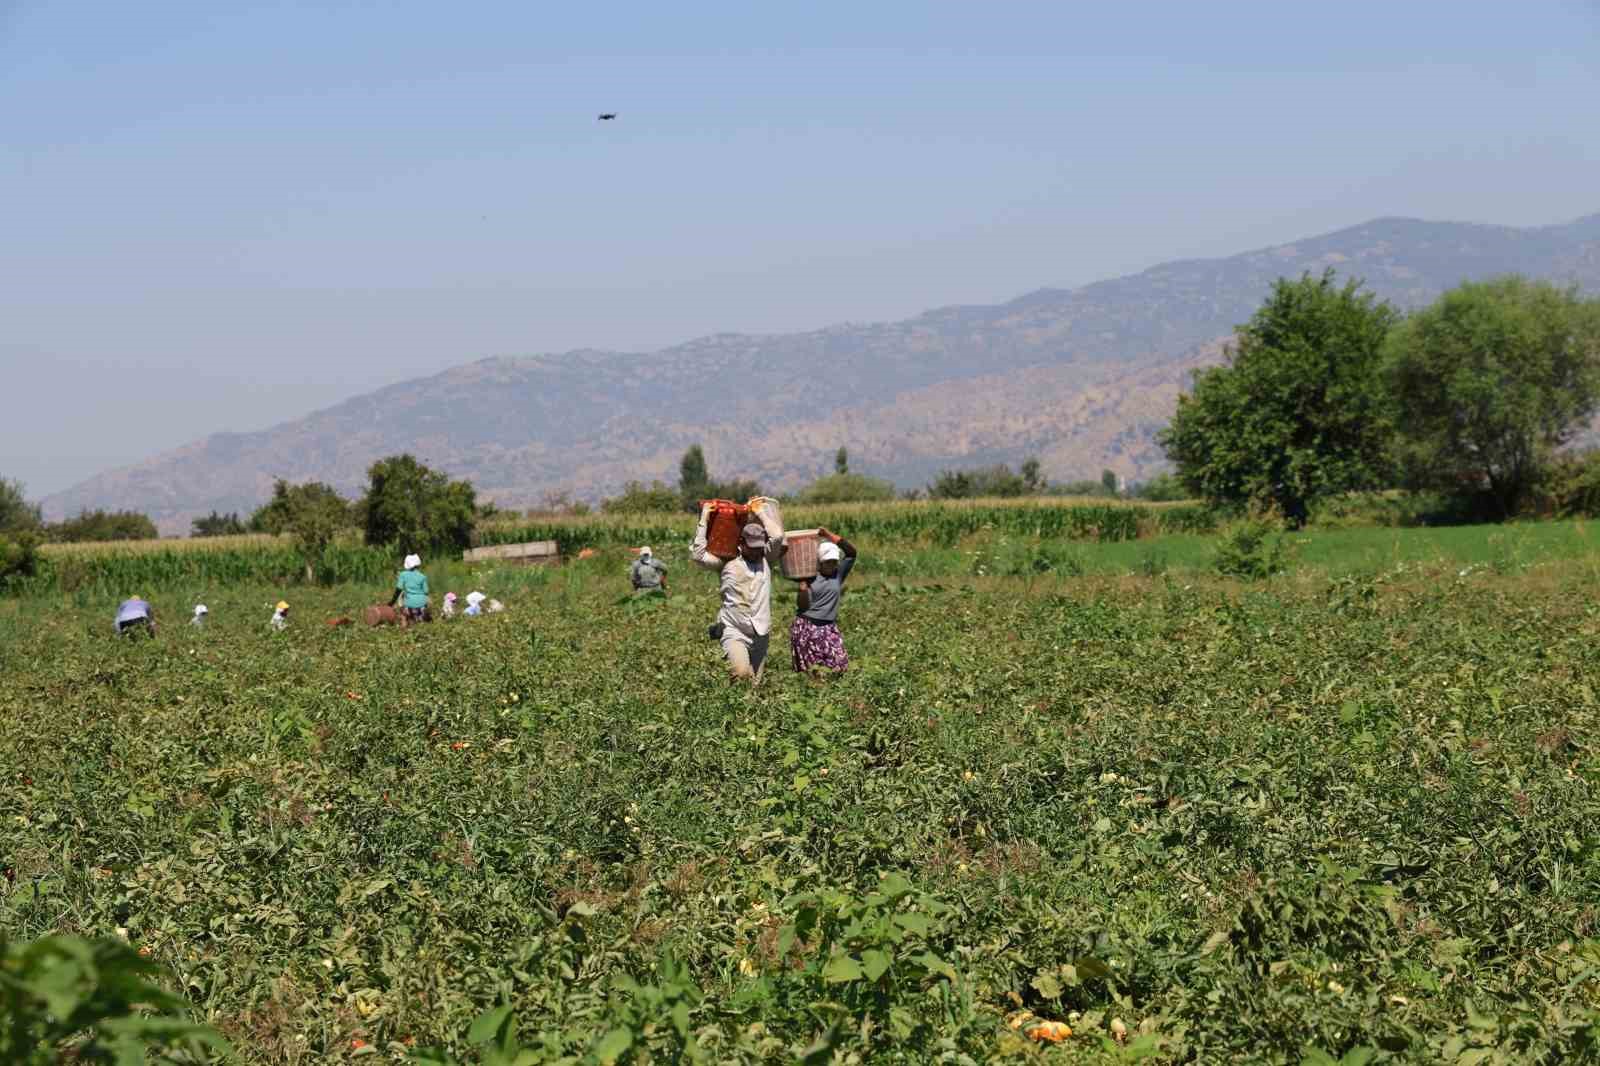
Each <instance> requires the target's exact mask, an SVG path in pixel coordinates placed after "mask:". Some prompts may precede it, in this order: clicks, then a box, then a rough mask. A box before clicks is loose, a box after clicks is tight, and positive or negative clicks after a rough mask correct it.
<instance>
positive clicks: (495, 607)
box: [484, 600, 506, 614]
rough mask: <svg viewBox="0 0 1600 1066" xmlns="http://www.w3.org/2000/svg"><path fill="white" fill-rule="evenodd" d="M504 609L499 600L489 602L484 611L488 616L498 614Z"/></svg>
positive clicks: (504, 606)
mask: <svg viewBox="0 0 1600 1066" xmlns="http://www.w3.org/2000/svg"><path fill="white" fill-rule="evenodd" d="M505 609H506V605H505V604H503V603H501V602H500V601H499V600H490V601H489V602H488V604H487V605H486V606H485V607H484V610H486V611H488V612H489V613H490V614H499V613H500V612H501V611H503V610H505Z"/></svg>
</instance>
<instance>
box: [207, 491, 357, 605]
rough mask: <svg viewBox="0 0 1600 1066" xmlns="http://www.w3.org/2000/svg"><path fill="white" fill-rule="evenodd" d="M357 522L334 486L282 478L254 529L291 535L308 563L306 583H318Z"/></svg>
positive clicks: (252, 524) (253, 520) (252, 520)
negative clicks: (331, 556) (326, 564)
mask: <svg viewBox="0 0 1600 1066" xmlns="http://www.w3.org/2000/svg"><path fill="white" fill-rule="evenodd" d="M353 521H354V516H353V515H352V513H351V508H350V504H349V503H348V502H347V501H346V500H345V498H344V497H343V496H340V495H339V494H338V492H336V491H334V489H333V487H332V486H331V485H325V484H323V483H322V482H320V481H307V482H306V483H305V484H303V485H291V484H289V483H288V482H287V481H285V480H284V479H283V478H279V479H278V480H277V481H276V482H274V483H273V486H272V499H271V500H269V501H268V502H267V503H266V504H265V505H264V506H262V507H261V508H259V509H258V510H257V511H256V513H255V514H253V515H251V516H250V528H251V529H252V530H254V531H255V532H258V533H287V534H288V535H289V536H290V538H291V539H292V540H293V541H294V546H295V550H296V551H298V552H299V553H300V559H301V561H302V562H303V563H304V564H305V568H306V580H307V581H315V580H316V579H317V575H318V573H320V572H322V570H323V563H324V560H325V559H326V557H327V553H328V548H329V547H331V546H332V544H333V542H334V540H335V539H336V538H337V537H338V536H339V534H340V533H342V532H344V531H345V530H346V529H349V528H350V527H351V525H352V524H353ZM196 535H197V536H200V535H201V534H199V533H197V534H196Z"/></svg>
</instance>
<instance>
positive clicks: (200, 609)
mask: <svg viewBox="0 0 1600 1066" xmlns="http://www.w3.org/2000/svg"><path fill="white" fill-rule="evenodd" d="M194 613H195V617H196V618H198V617H199V616H200V615H203V614H210V613H211V612H209V611H207V610H206V605H205V604H203V603H197V604H195V605H194Z"/></svg>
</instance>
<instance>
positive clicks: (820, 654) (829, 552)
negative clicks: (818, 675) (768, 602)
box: [789, 527, 856, 671]
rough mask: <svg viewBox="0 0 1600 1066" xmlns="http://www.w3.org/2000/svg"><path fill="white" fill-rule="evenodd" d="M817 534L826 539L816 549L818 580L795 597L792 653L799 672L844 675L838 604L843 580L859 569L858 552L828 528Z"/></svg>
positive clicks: (802, 585) (847, 662)
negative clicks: (823, 671)
mask: <svg viewBox="0 0 1600 1066" xmlns="http://www.w3.org/2000/svg"><path fill="white" fill-rule="evenodd" d="M817 534H818V535H819V536H821V537H824V538H826V539H825V540H824V541H823V543H821V544H819V545H817V576H816V577H813V578H808V579H806V580H805V581H802V582H801V583H800V588H799V590H798V591H797V592H796V594H795V600H796V603H795V607H796V612H797V613H796V614H795V618H794V624H793V625H791V626H790V627H789V649H790V651H791V652H792V653H793V658H794V668H795V669H796V670H800V671H805V670H810V669H812V668H813V667H817V666H821V667H826V668H827V669H829V670H839V671H843V670H844V669H846V668H847V667H848V666H849V665H850V656H848V655H846V654H845V650H844V637H842V636H840V635H839V600H840V598H841V597H842V596H843V595H844V579H845V578H847V577H849V576H850V571H851V570H852V569H853V568H854V567H855V565H856V549H855V545H853V544H851V543H850V542H849V541H847V540H845V539H844V538H843V537H841V536H839V535H838V534H836V533H832V532H830V531H829V530H828V529H827V527H823V528H821V529H819V530H817Z"/></svg>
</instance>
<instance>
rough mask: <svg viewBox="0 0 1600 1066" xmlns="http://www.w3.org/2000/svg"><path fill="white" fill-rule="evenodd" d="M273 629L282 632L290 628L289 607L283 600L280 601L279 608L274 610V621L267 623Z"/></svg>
mask: <svg viewBox="0 0 1600 1066" xmlns="http://www.w3.org/2000/svg"><path fill="white" fill-rule="evenodd" d="M267 624H268V625H269V626H271V627H272V628H273V629H275V630H278V631H280V632H281V631H282V630H285V629H288V628H289V605H288V603H286V602H285V601H283V600H279V601H278V606H276V607H274V608H273V609H272V621H270V622H268V623H267Z"/></svg>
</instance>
